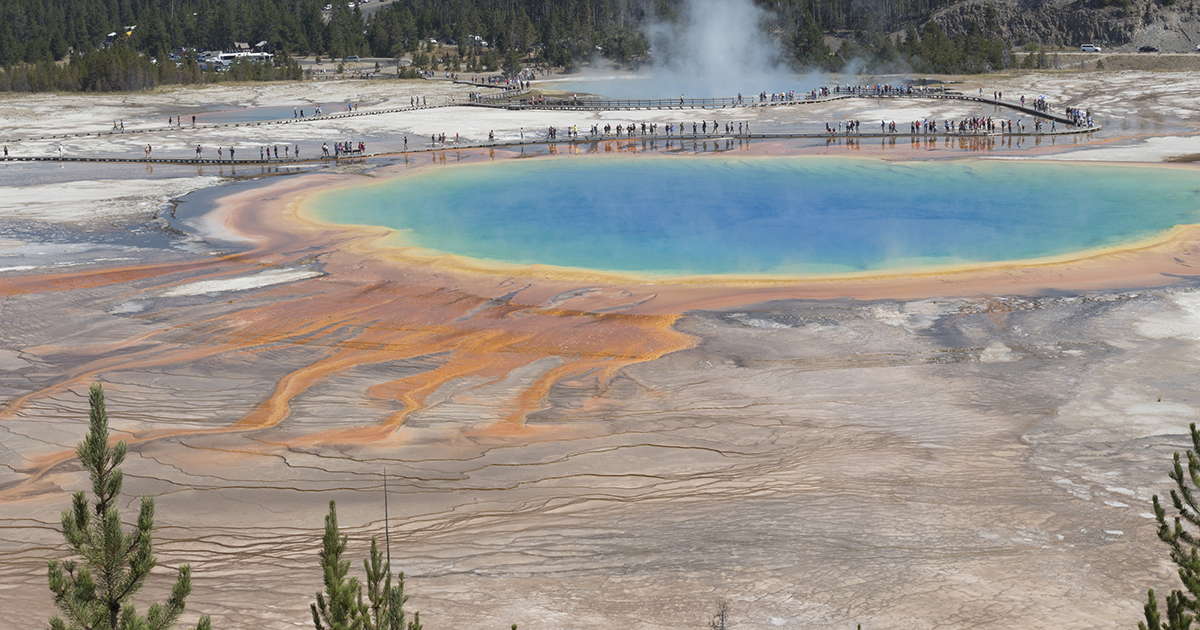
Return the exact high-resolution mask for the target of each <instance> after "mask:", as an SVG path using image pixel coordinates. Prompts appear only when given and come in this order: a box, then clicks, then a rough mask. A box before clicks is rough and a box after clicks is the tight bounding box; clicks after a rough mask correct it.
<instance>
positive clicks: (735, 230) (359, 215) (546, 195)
mask: <svg viewBox="0 0 1200 630" xmlns="http://www.w3.org/2000/svg"><path fill="white" fill-rule="evenodd" d="M308 208H309V210H310V211H311V212H312V213H313V214H314V215H315V216H316V217H317V218H318V219H320V220H323V221H326V222H329V223H336V224H355V225H373V226H385V227H389V228H393V229H395V230H397V238H398V239H399V241H400V242H399V245H401V246H405V247H416V248H419V249H420V250H422V253H423V254H438V253H450V254H455V255H459V256H466V257H470V258H473V259H477V260H479V261H483V262H494V263H507V264H518V265H533V264H539V265H552V266H557V267H568V268H578V269H588V270H601V271H608V272H618V273H629V274H652V275H665V276H687V275H722V274H737V275H760V276H768V275H820V274H835V273H849V272H870V271H885V270H890V269H900V268H905V269H911V268H921V267H937V266H946V265H970V264H978V263H990V262H998V261H1009V260H1023V259H1034V258H1043V257H1051V256H1060V255H1064V254H1071V253H1074V252H1081V251H1086V250H1093V249H1098V248H1107V247H1115V246H1120V245H1125V244H1130V243H1134V242H1137V241H1140V240H1144V239H1147V238H1150V237H1154V236H1156V235H1159V234H1162V233H1163V232H1164V231H1166V230H1169V229H1170V228H1172V227H1174V226H1177V225H1182V224H1192V223H1197V222H1200V213H1198V210H1200V171H1197V170H1194V169H1188V168H1172V167H1153V166H1128V165H1101V164H1095V165H1093V164H1077V163H1047V162H1025V161H973V160H964V161H952V162H885V161H882V160H874V159H860V158H831V157H762V158H758V157H752V158H744V157H742V158H733V157H714V156H699V157H691V156H689V157H667V156H649V157H620V158H608V157H575V158H546V159H542V158H539V159H527V160H504V161H500V162H495V163H486V164H470V165H452V166H444V167H436V166H430V167H425V168H422V169H419V170H417V171H415V172H412V173H405V174H401V175H398V176H395V177H392V178H388V179H385V180H383V181H381V182H379V183H375V184H370V185H365V186H357V187H351V188H343V189H338V190H334V191H329V192H325V193H320V194H317V195H315V196H314V197H313V198H311V199H310V201H309V204H308Z"/></svg>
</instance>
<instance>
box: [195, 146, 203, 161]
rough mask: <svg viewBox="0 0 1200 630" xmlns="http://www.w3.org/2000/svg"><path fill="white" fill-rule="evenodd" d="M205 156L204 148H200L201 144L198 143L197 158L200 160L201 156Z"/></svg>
mask: <svg viewBox="0 0 1200 630" xmlns="http://www.w3.org/2000/svg"><path fill="white" fill-rule="evenodd" d="M203 157H204V150H203V149H201V148H200V145H198V144H197V145H196V159H197V160H199V159H201V158H203Z"/></svg>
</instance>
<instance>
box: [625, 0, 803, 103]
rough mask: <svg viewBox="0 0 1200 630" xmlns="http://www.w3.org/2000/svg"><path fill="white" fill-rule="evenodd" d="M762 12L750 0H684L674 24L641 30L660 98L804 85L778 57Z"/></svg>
mask: <svg viewBox="0 0 1200 630" xmlns="http://www.w3.org/2000/svg"><path fill="white" fill-rule="evenodd" d="M767 19H768V16H767V14H766V13H765V12H764V11H763V10H762V9H760V8H758V7H757V6H755V5H754V4H753V3H752V2H751V0H688V1H686V2H684V3H683V6H682V7H681V10H680V20H679V22H677V23H670V22H661V21H660V22H656V23H653V24H651V25H649V26H647V27H646V28H645V29H644V32H645V34H646V37H647V39H648V40H649V42H650V51H651V55H652V56H653V60H654V63H653V66H652V67H651V69H650V70H649V72H648V74H649V75H650V78H651V79H652V81H653V89H654V91H655V92H656V94H658V95H660V96H659V98H661V97H662V96H665V95H670V96H671V97H674V95H676V94H683V95H685V96H687V97H697V98H705V97H726V96H734V95H736V94H738V93H741V94H743V95H745V96H746V98H750V97H751V96H753V95H756V94H758V93H759V92H761V91H763V90H766V91H767V92H779V91H784V90H789V89H796V90H801V89H804V88H803V87H802V86H800V85H799V84H798V81H797V77H796V76H795V75H794V74H793V73H792V72H790V71H789V70H788V69H787V67H786V66H785V65H784V64H783V63H782V62H781V61H780V58H779V50H778V47H777V45H776V43H775V42H774V41H773V39H772V38H771V37H770V36H769V35H768V34H767V32H766V31H765V29H764V28H763V27H764V24H765V23H766V21H767Z"/></svg>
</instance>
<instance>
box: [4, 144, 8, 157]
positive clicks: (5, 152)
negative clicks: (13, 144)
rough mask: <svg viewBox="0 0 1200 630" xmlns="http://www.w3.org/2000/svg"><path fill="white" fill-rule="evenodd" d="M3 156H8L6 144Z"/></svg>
mask: <svg viewBox="0 0 1200 630" xmlns="http://www.w3.org/2000/svg"><path fill="white" fill-rule="evenodd" d="M4 157H8V145H7V144H6V145H4Z"/></svg>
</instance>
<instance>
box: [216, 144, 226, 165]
mask: <svg viewBox="0 0 1200 630" xmlns="http://www.w3.org/2000/svg"><path fill="white" fill-rule="evenodd" d="M224 159H225V149H224V148H223V147H217V161H218V162H220V161H221V160H224Z"/></svg>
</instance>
